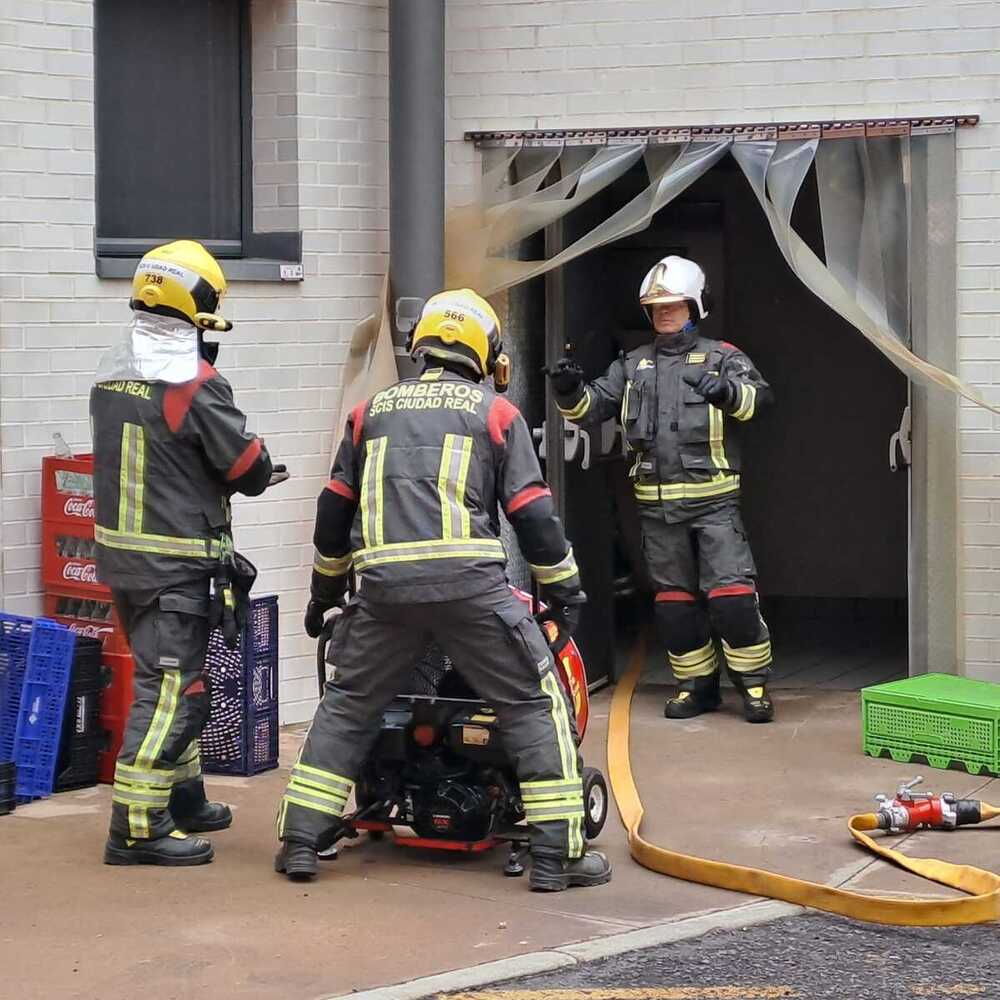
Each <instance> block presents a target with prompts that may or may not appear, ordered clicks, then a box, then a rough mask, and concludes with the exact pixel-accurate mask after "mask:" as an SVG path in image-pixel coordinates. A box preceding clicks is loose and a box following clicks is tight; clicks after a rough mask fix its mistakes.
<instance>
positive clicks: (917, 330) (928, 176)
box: [909, 136, 965, 676]
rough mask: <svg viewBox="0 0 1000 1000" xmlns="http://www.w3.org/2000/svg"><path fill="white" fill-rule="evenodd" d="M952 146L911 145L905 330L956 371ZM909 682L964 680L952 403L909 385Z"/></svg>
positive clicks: (918, 350) (916, 345)
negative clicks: (928, 677) (923, 677)
mask: <svg viewBox="0 0 1000 1000" xmlns="http://www.w3.org/2000/svg"><path fill="white" fill-rule="evenodd" d="M955 161H956V149H955V146H954V145H952V144H943V143H942V144H939V143H934V142H928V141H927V139H926V138H923V137H920V138H918V137H916V136H914V137H913V138H911V140H910V162H911V171H912V172H911V192H912V212H911V219H912V228H911V232H910V317H911V318H910V324H911V334H912V345H913V351H914V353H915V354H917V355H918V356H920V357H921V358H924V359H925V360H927V361H929V362H931V364H934V365H937V366H938V367H940V368H943V369H944V370H945V371H957V368H958V321H957V320H958V296H957V291H956V289H957V284H958V282H957V274H958V267H957V263H958V261H957V235H958V234H957V218H958V202H957V195H956V180H955V178H956V163H955ZM910 398H911V416H912V442H913V447H912V464H911V466H910V526H909V527H910V544H909V553H910V556H909V629H910V636H909V661H910V664H909V666H910V669H909V672H910V676H914V675H916V674H925V673H929V672H935V673H945V674H964V673H965V656H964V647H965V636H964V630H963V629H962V627H961V624H962V591H961V588H960V587H959V569H960V566H961V558H960V554H959V545H960V540H961V522H960V520H959V510H960V507H959V468H958V462H959V458H958V397H957V396H956V395H955V394H954V393H950V392H945V391H943V390H940V389H928V388H926V387H925V386H921V385H917V384H911V389H910Z"/></svg>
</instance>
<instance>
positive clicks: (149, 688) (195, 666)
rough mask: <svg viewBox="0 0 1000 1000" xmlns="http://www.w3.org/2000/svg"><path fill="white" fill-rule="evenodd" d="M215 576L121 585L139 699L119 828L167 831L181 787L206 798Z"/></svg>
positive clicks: (115, 803)
mask: <svg viewBox="0 0 1000 1000" xmlns="http://www.w3.org/2000/svg"><path fill="white" fill-rule="evenodd" d="M209 582H210V581H209V580H208V578H205V579H202V580H195V581H192V582H188V583H182V584H174V585H172V586H169V587H160V588H150V589H143V590H136V589H128V590H119V589H113V590H112V595H113V597H114V602H115V608H116V609H117V611H118V615H119V617H120V618H121V622H122V626H123V628H124V629H125V634H126V635H127V636H128V640H129V644H130V645H131V647H132V657H133V660H134V663H135V674H134V678H133V701H132V707H131V709H130V710H129V714H128V723H127V725H126V727H125V736H124V739H123V742H122V748H121V752H120V753H119V754H118V761H117V764H116V766H115V784H114V791H113V795H112V800H111V801H112V805H111V834H112V835H113V836H117V837H123V838H128V839H132V840H145V839H156V838H157V837H165V836H167V835H168V834H169V833H171V832H172V831H173V830H174V829H175V825H174V820H173V818H172V816H171V814H170V809H169V805H170V796H171V792H172V791H173V790H174V786H175V785H177V786H181V785H182V786H183V787H184V790H185V792H186V793H187V795H186V797H187V798H188V799H191V798H203V797H204V790H203V785H202V778H201V756H200V753H199V750H198V736H199V735H200V733H201V731H202V729H203V728H204V726H205V723H206V722H207V721H208V713H209V707H210V703H209V690H208V677H207V675H206V674H205V672H204V671H205V653H206V651H207V649H208V637H209V625H208V614H209Z"/></svg>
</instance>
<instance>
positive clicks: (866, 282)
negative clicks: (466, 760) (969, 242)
mask: <svg viewBox="0 0 1000 1000" xmlns="http://www.w3.org/2000/svg"><path fill="white" fill-rule="evenodd" d="M816 179H817V183H818V188H819V205H820V215H821V218H822V224H823V244H824V248H825V256H826V266H827V267H828V268H829V269H830V272H831V273H832V274H833V276H834V277H835V278H836V279H837V280H838V281H839V282H840V284H841V285H843V286H844V289H845V290H846V291H847V292H848V293H850V295H851V296H853V298H854V300H855V301H856V302H857V303H858V305H859V306H861V308H862V309H864V311H865V312H866V313H868V315H869V316H871V317H872V319H874V320H875V321H876V322H878V323H880V324H881V325H883V326H885V327H887V328H888V329H889V330H890V331H891V332H892V333H893V334H895V335H896V337H897V338H898V339H899V340H901V341H902V342H903V343H904V344H909V343H910V309H909V305H910V295H909V292H910V261H909V247H910V138H909V136H904V137H899V138H894V137H887V138H879V139H873V140H872V141H870V142H869V141H868V140H867V139H837V140H831V141H829V142H821V143H820V144H819V147H818V148H817V151H816Z"/></svg>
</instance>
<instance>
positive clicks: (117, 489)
mask: <svg viewBox="0 0 1000 1000" xmlns="http://www.w3.org/2000/svg"><path fill="white" fill-rule="evenodd" d="M90 420H91V429H92V433H93V440H94V486H95V489H94V493H95V501H96V522H97V523H96V526H95V529H94V535H95V538H96V541H97V572H98V576H99V578H100V579H101V581H102V582H104V583H106V584H107V585H108V586H110V587H113V588H120V589H128V588H155V587H161V586H169V585H171V584H174V583H179V582H182V581H186V580H191V579H196V578H199V577H203V576H210V575H212V574H213V572H214V571H215V568H216V566H217V563H218V560H219V558H220V556H225V555H227V554H228V553H230V552H231V551H232V547H233V540H232V526H231V512H230V504H229V498H230V497H231V496H232V494H234V493H246V494H248V495H250V496H256V495H257V494H259V493H262V492H263V490H264V489H265V487H266V486H267V483H268V480H269V479H270V476H271V471H272V467H271V459H270V457H269V456H268V453H267V449H266V448H264V445H263V443H262V442H261V440H260V438H258V437H256V436H255V435H253V434H251V433H249V432H248V431H247V429H246V417H245V416H244V414H243V413H242V412H241V411H240V410H238V409H237V408H236V405H235V403H234V402H233V391H232V389H231V388H230V385H229V383H228V382H227V381H226V380H225V379H224V378H223V377H222V376H221V375H220V374H219V373H218V372H217V371H216V370H215V369H214V368H213V367H212V366H211V365H210V364H209V363H208V362H207V361H205V360H204V359H202V361H201V364H200V368H199V371H198V376H197V377H196V378H195V379H193V380H192V381H191V382H186V383H183V384H181V385H167V384H165V383H162V382H138V381H116V382H100V383H98V384H97V385H95V386H94V387H93V389H91V392H90Z"/></svg>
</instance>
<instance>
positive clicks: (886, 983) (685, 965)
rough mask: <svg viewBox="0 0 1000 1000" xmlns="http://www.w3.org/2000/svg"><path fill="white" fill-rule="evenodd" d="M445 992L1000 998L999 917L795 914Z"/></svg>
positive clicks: (528, 997) (544, 996) (549, 998)
mask: <svg viewBox="0 0 1000 1000" xmlns="http://www.w3.org/2000/svg"><path fill="white" fill-rule="evenodd" d="M441 997H442V998H444V997H447V998H448V1000H459V998H462V1000H914V998H917V997H921V998H926V1000H951V998H955V997H959V998H962V997H983V998H985V1000H1000V933H998V929H997V926H996V925H995V924H985V925H978V926H974V927H948V928H925V927H917V928H906V927H881V926H876V925H871V924H861V923H856V922H854V921H849V920H845V919H841V918H837V917H828V916H819V915H809V916H795V917H789V918H787V919H784V920H777V921H774V922H773V923H769V924H761V925H759V926H756V927H749V928H747V929H746V930H733V931H713V932H712V933H710V934H705V935H704V936H702V937H700V938H694V939H692V940H690V941H680V942H677V943H674V944H669V945H662V946H660V947H657V948H649V949H645V950H642V951H634V952H630V953H629V954H626V955H620V956H618V957H616V958H609V959H605V960H603V961H599V962H591V963H587V964H584V965H580V966H577V967H575V968H570V969H564V970H559V971H557V972H547V973H544V974H541V975H535V976H527V977H524V978H523V979H518V980H511V981H508V982H506V983H501V984H497V985H495V986H490V987H483V988H481V989H478V990H467V991H464V992H460V993H447V994H441Z"/></svg>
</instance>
